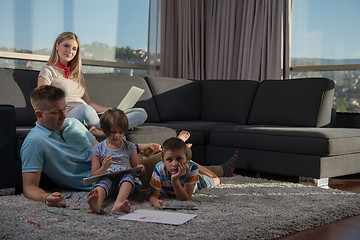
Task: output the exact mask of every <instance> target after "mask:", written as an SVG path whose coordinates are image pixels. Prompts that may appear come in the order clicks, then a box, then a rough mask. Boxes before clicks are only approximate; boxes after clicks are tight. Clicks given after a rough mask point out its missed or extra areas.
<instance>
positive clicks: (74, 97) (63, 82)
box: [38, 32, 147, 134]
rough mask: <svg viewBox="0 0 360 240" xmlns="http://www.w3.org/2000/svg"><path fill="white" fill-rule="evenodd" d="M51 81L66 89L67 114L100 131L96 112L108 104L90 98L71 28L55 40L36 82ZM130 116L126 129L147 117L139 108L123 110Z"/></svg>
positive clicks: (102, 109) (56, 85)
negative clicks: (102, 104) (101, 103)
mask: <svg viewBox="0 0 360 240" xmlns="http://www.w3.org/2000/svg"><path fill="white" fill-rule="evenodd" d="M41 85H53V86H55V87H58V88H61V89H63V90H64V91H65V94H66V97H65V101H66V109H65V110H66V111H67V112H68V114H67V116H66V117H72V118H77V119H78V120H80V121H81V122H82V123H83V124H84V125H85V126H86V127H87V128H89V130H90V132H92V133H93V134H96V133H99V131H98V129H99V128H100V123H99V121H100V119H99V116H98V113H100V112H105V111H106V110H108V109H109V108H108V107H104V106H101V105H99V104H96V103H94V102H92V101H91V100H90V97H89V94H88V92H87V91H86V86H85V81H84V77H83V75H82V72H81V55H80V43H79V38H78V37H77V36H76V35H75V34H74V33H72V32H63V33H61V34H60V35H59V36H58V37H57V38H56V40H55V43H54V46H53V49H52V52H51V55H50V58H49V61H48V63H47V65H45V66H44V67H43V68H42V69H41V70H40V73H39V77H38V86H41ZM124 112H125V113H126V116H127V117H128V120H129V129H131V128H134V127H136V126H138V125H141V124H143V123H144V122H145V120H146V118H147V113H146V111H145V110H144V109H142V108H133V109H129V110H126V111H124Z"/></svg>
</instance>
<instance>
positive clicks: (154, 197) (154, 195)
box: [149, 188, 164, 210]
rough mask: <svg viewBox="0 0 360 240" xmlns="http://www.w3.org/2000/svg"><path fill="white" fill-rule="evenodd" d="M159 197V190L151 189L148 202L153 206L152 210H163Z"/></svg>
mask: <svg viewBox="0 0 360 240" xmlns="http://www.w3.org/2000/svg"><path fill="white" fill-rule="evenodd" d="M159 195H160V190H158V189H155V188H151V190H150V196H149V202H150V203H151V204H152V205H153V206H154V208H156V209H160V210H162V209H163V208H162V205H163V203H164V201H163V200H160V199H159Z"/></svg>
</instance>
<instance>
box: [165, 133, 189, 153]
mask: <svg viewBox="0 0 360 240" xmlns="http://www.w3.org/2000/svg"><path fill="white" fill-rule="evenodd" d="M175 150H181V151H184V153H185V155H186V156H188V153H187V151H186V144H185V142H184V141H183V140H181V139H180V138H177V137H172V138H169V139H167V140H165V142H164V143H163V145H162V151H161V156H162V157H164V154H165V152H166V151H175Z"/></svg>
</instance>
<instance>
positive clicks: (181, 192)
mask: <svg viewBox="0 0 360 240" xmlns="http://www.w3.org/2000/svg"><path fill="white" fill-rule="evenodd" d="M189 167H190V166H189V165H188V164H187V163H185V162H181V163H179V165H178V173H177V174H173V175H172V176H171V182H172V185H173V188H174V192H175V195H176V198H177V199H178V200H180V201H186V200H190V199H191V197H192V194H193V191H194V188H195V184H196V183H193V184H186V185H184V187H183V186H182V185H181V183H180V177H181V176H183V175H184V174H186V173H187V172H188V171H189Z"/></svg>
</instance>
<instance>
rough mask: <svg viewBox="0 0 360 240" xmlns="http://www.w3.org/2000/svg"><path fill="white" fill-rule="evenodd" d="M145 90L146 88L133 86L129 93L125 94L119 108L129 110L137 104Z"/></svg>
mask: <svg viewBox="0 0 360 240" xmlns="http://www.w3.org/2000/svg"><path fill="white" fill-rule="evenodd" d="M144 92H145V90H144V89H141V88H138V87H135V86H132V87H131V88H130V90H129V91H128V93H127V94H126V95H125V97H124V98H123V100H122V101H121V102H120V104H119V106H118V107H117V109H120V110H122V111H125V110H128V109H130V108H132V107H133V106H135V104H136V103H137V101H138V100H139V99H140V97H141V95H142V94H143V93H144Z"/></svg>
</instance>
